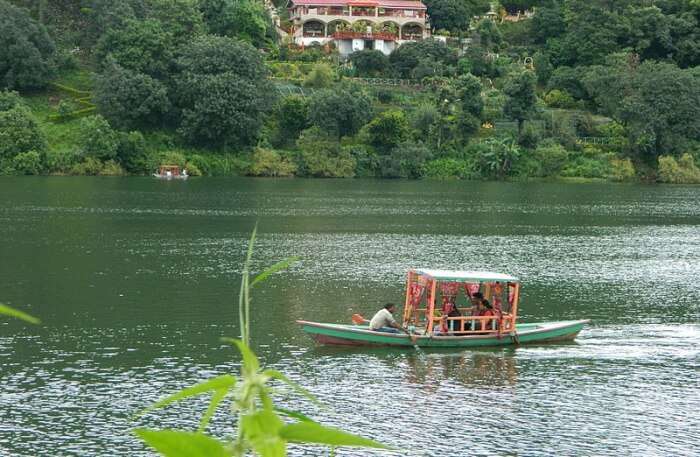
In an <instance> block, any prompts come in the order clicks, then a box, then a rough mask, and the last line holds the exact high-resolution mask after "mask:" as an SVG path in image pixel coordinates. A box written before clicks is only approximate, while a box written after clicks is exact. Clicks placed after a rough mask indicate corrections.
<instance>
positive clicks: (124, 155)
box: [117, 132, 152, 173]
mask: <svg viewBox="0 0 700 457" xmlns="http://www.w3.org/2000/svg"><path fill="white" fill-rule="evenodd" d="M117 158H118V160H119V163H120V164H121V166H122V167H124V168H125V169H126V170H127V171H129V172H130V173H149V172H151V171H152V170H151V167H149V166H148V165H149V164H148V154H147V153H146V139H145V138H144V137H143V135H142V134H141V132H129V133H123V132H120V133H119V147H118V149H117Z"/></svg>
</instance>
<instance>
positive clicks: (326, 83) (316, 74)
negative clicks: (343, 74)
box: [304, 62, 335, 89]
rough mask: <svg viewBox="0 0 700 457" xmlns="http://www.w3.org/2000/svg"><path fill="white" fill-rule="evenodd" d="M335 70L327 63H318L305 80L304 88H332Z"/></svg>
mask: <svg viewBox="0 0 700 457" xmlns="http://www.w3.org/2000/svg"><path fill="white" fill-rule="evenodd" d="M334 78H335V77H334V75H333V68H331V66H330V65H328V64H327V63H325V62H318V63H316V64H315V65H314V66H313V68H312V69H311V72H310V73H309V74H308V75H307V76H306V79H305V80H304V86H306V87H313V88H315V89H325V88H327V87H330V85H331V84H332V83H333V79H334Z"/></svg>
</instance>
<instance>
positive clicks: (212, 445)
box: [134, 428, 232, 457]
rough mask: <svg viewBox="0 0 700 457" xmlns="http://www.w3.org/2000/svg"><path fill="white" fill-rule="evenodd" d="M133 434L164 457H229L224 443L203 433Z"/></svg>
mask: <svg viewBox="0 0 700 457" xmlns="http://www.w3.org/2000/svg"><path fill="white" fill-rule="evenodd" d="M134 433H136V435H138V436H139V438H141V439H142V440H144V441H145V442H146V443H147V444H148V445H149V446H151V447H152V448H153V449H155V450H157V451H158V452H159V453H160V454H161V455H164V456H165V457H230V456H231V455H232V454H231V452H229V451H228V450H227V449H226V446H224V443H222V442H221V441H218V440H216V439H214V438H211V437H209V436H207V435H205V434H203V433H195V432H180V431H177V430H149V429H144V428H140V429H136V430H134Z"/></svg>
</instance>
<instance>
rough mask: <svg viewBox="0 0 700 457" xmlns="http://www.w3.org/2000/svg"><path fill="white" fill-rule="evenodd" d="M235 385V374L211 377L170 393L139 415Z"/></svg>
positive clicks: (226, 390) (229, 388)
mask: <svg viewBox="0 0 700 457" xmlns="http://www.w3.org/2000/svg"><path fill="white" fill-rule="evenodd" d="M235 385H236V378H235V377H234V376H231V375H229V374H225V375H222V376H217V377H216V378H212V379H209V380H208V381H204V382H200V383H199V384H195V385H194V386H192V387H187V388H186V389H182V390H180V391H178V392H175V393H174V394H172V395H169V396H167V397H165V398H163V399H162V400H158V401H157V402H155V403H154V404H153V405H151V406H149V407H148V408H146V409H145V410H143V411H141V412H140V413H139V414H138V416H142V415H144V414H146V413H147V412H149V411H153V410H154V409H158V408H163V407H164V406H167V405H169V404H171V403H175V402H176V401H180V400H184V399H186V398H190V397H196V396H197V395H202V394H205V393H209V392H214V393H215V395H216V393H217V392H221V391H225V392H228V391H229V390H231V389H232V388H233V386H235ZM222 399H223V398H222ZM219 401H221V400H219Z"/></svg>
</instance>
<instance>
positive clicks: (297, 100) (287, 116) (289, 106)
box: [276, 95, 311, 145]
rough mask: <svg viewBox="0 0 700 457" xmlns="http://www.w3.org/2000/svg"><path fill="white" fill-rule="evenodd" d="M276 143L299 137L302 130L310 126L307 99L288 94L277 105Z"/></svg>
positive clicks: (283, 142)
mask: <svg viewBox="0 0 700 457" xmlns="http://www.w3.org/2000/svg"><path fill="white" fill-rule="evenodd" d="M276 115H277V116H276V117H277V126H278V127H277V130H278V140H279V141H278V143H280V144H283V145H284V144H289V143H292V142H294V141H296V139H297V138H298V137H299V134H300V133H301V132H302V130H305V129H307V128H309V127H310V126H311V123H310V121H309V101H308V99H306V98H305V97H302V96H300V95H290V96H288V97H285V98H283V99H282V100H280V102H279V104H278V105H277V112H276Z"/></svg>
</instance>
